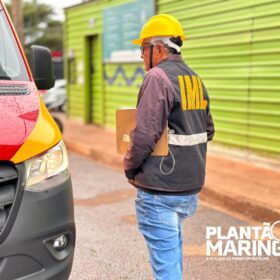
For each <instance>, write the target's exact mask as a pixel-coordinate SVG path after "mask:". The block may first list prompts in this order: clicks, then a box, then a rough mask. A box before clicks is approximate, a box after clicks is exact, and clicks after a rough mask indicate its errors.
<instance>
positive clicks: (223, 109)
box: [157, 0, 280, 154]
mask: <svg viewBox="0 0 280 280" xmlns="http://www.w3.org/2000/svg"><path fill="white" fill-rule="evenodd" d="M157 11H158V13H170V14H172V15H174V16H175V17H176V18H178V20H179V21H180V22H181V23H182V24H183V27H184V30H185V33H186V34H187V37H188V40H187V41H186V42H185V45H184V47H183V57H184V59H185V61H186V62H187V63H188V64H189V65H190V66H191V67H192V68H193V69H194V70H195V71H197V72H198V73H199V75H200V76H201V77H202V79H203V81H204V83H205V85H206V87H207V89H208V91H209V93H210V97H211V108H212V112H213V116H214V121H215V125H216V130H217V132H216V137H215V140H216V141H217V142H221V143H224V144H229V145H237V146H240V147H243V148H249V149H256V150H258V151H262V152H265V153H274V154H275V153H278V154H279V153H280V133H279V132H280V111H279V105H280V96H279V91H280V82H279V81H280V79H279V78H280V20H279V19H280V1H267V0H266V1H263V0H248V1H243V0H234V1H213V0H212V1H211V0H208V1H207V0H204V1H170V0H159V1H157Z"/></svg>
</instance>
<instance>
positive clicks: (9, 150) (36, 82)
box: [0, 0, 75, 280]
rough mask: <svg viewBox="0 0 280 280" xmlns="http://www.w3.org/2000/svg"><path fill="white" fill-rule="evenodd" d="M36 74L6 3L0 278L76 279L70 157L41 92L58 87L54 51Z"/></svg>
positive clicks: (1, 10) (0, 65)
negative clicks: (54, 70) (54, 74)
mask: <svg viewBox="0 0 280 280" xmlns="http://www.w3.org/2000/svg"><path fill="white" fill-rule="evenodd" d="M31 64H32V65H31V69H32V73H33V76H32V74H31V71H30V69H29V66H28V64H27V62H26V59H25V56H24V54H23V51H22V48H21V46H20V43H19V40H18V38H17V35H16V33H15V30H14V28H13V26H12V23H11V21H10V19H9V16H8V15H7V11H6V9H5V7H4V4H3V3H2V1H1V0H0V279H1V280H14V279H26V280H31V279H32V280H33V279H34V280H35V279H36V280H38V279H53V280H60V279H68V277H69V275H70V272H71V268H72V262H73V255H74V247H75V222H74V207H73V194H72V184H71V177H70V173H69V168H68V156H67V152H66V149H65V145H64V143H63V141H62V136H61V133H60V131H59V129H58V127H57V125H56V123H55V122H54V120H53V119H52V117H51V116H50V114H49V112H48V111H47V109H46V107H45V105H44V103H43V102H42V100H41V98H40V96H39V94H38V90H46V89H49V88H51V87H52V86H53V85H54V77H53V71H52V60H51V56H50V52H49V51H48V49H46V48H44V47H39V46H33V47H32V63H31Z"/></svg>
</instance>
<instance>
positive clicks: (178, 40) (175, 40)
mask: <svg viewBox="0 0 280 280" xmlns="http://www.w3.org/2000/svg"><path fill="white" fill-rule="evenodd" d="M169 40H170V41H171V42H172V43H174V44H176V45H177V46H179V47H182V45H183V41H182V39H181V38H180V37H179V36H178V37H171V38H170V39H169ZM166 47H167V49H168V50H169V52H170V53H173V54H181V53H180V52H178V51H177V50H175V49H174V48H171V47H169V46H166Z"/></svg>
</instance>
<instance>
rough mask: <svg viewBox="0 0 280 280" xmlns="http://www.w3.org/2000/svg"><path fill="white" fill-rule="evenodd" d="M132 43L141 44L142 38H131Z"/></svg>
mask: <svg viewBox="0 0 280 280" xmlns="http://www.w3.org/2000/svg"><path fill="white" fill-rule="evenodd" d="M131 42H132V43H133V44H134V45H139V46H141V45H142V42H143V39H140V38H139V39H135V40H132V41H131Z"/></svg>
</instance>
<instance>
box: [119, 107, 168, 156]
mask: <svg viewBox="0 0 280 280" xmlns="http://www.w3.org/2000/svg"><path fill="white" fill-rule="evenodd" d="M136 110H137V109H135V108H134V109H118V110H117V111H116V123H117V128H116V130H117V133H116V135H117V152H118V153H119V154H125V153H126V152H127V150H128V148H129V146H130V133H131V131H132V130H133V129H134V128H135V125H136ZM167 133H168V131H167V125H166V128H165V129H164V132H163V134H162V136H161V138H160V139H159V140H158V142H157V144H156V146H155V149H154V151H153V153H152V155H153V156H167V155H168V137H167Z"/></svg>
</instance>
